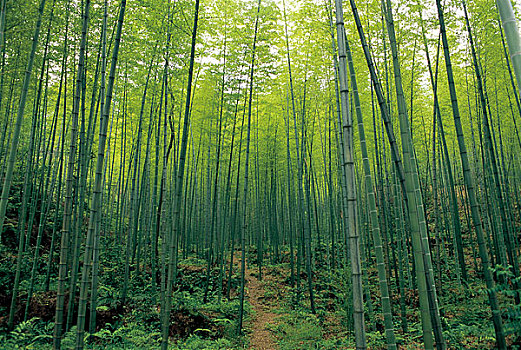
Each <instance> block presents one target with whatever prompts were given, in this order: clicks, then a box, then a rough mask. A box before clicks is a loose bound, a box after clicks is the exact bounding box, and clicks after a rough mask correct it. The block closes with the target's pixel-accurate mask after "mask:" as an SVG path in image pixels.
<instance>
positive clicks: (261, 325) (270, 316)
mask: <svg viewBox="0 0 521 350" xmlns="http://www.w3.org/2000/svg"><path fill="white" fill-rule="evenodd" d="M238 260H239V259H238ZM245 272H246V288H247V292H246V296H247V298H248V301H249V303H250V305H251V308H252V309H253V310H255V316H254V318H253V319H252V320H251V321H250V322H249V328H251V331H252V332H251V334H250V347H249V349H257V350H272V349H277V348H278V346H277V343H276V342H275V340H274V339H273V336H272V334H271V332H270V331H269V330H268V329H267V324H268V323H271V322H273V321H274V320H275V319H276V318H277V316H278V315H277V314H275V313H273V312H272V311H271V310H272V309H273V306H271V305H269V304H267V303H265V302H264V285H263V283H262V282H260V281H259V280H258V279H257V277H255V275H256V274H255V269H254V268H252V269H250V268H249V267H248V266H247V265H246V271H245Z"/></svg>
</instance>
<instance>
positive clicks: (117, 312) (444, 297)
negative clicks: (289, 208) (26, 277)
mask: <svg viewBox="0 0 521 350" xmlns="http://www.w3.org/2000/svg"><path fill="white" fill-rule="evenodd" d="M469 249H470V248H469ZM235 256H236V259H235V263H234V266H235V267H234V271H233V275H232V281H231V286H232V290H231V297H232V298H231V301H228V300H227V299H226V297H225V296H222V295H220V294H221V293H220V292H219V288H218V286H217V284H218V280H219V266H217V265H215V266H213V267H212V273H211V281H210V293H209V301H208V303H203V302H202V300H203V289H204V283H205V279H206V262H205V261H204V260H202V259H197V258H193V257H190V258H187V259H184V260H182V261H180V264H179V274H178V289H177V290H176V292H175V294H174V305H175V308H174V310H175V311H173V312H172V315H171V327H170V336H171V337H172V339H174V341H173V342H172V345H171V348H172V349H244V348H249V349H261V350H262V349H281V350H290V349H350V348H353V346H354V342H353V336H352V332H351V329H352V325H351V324H350V318H349V317H347V313H346V310H345V307H344V305H345V299H346V297H347V298H349V288H348V284H346V279H345V277H344V276H345V275H344V273H343V272H342V271H341V270H336V269H329V268H328V264H327V262H326V261H325V260H324V261H323V260H321V259H319V258H320V256H323V255H322V254H321V252H320V251H317V252H316V257H317V259H316V261H315V268H314V271H315V272H316V273H315V274H314V275H313V282H314V291H315V293H316V294H315V297H316V304H317V313H316V314H312V313H311V312H310V311H309V310H310V308H309V304H308V296H307V293H305V292H304V291H302V292H301V293H300V294H299V295H298V296H297V295H296V294H295V293H294V291H293V290H292V288H291V283H290V277H289V276H290V269H289V257H288V255H287V252H286V254H282V256H281V262H279V263H275V262H273V261H271V260H272V258H271V257H270V256H266V257H265V265H264V266H263V268H262V270H261V273H262V279H261V280H259V279H258V277H259V269H258V265H257V264H256V257H257V254H256V251H255V250H254V249H250V250H248V260H247V261H248V264H247V270H246V281H247V284H246V296H247V299H246V304H247V307H246V310H247V316H246V321H245V335H244V336H241V337H237V336H236V332H235V330H236V326H235V325H236V318H237V310H238V298H237V295H238V287H239V278H240V271H239V267H240V259H239V257H240V254H239V252H236V254H235ZM467 256H468V257H469V259H472V253H471V252H469V254H468V255H467ZM14 258H15V257H14V256H10V255H8V254H7V253H6V252H2V265H1V266H2V270H3V271H2V273H3V276H2V278H3V279H4V280H5V281H7V280H8V279H9V278H10V277H12V271H11V272H10V271H6V269H5V268H6V266H9V264H5V262H6V261H7V262H9V261H10V260H12V259H14ZM468 264H469V266H471V267H472V265H473V262H472V261H468ZM42 270H43V267H42ZM367 273H368V282H369V283H368V285H369V288H370V291H369V292H370V294H371V308H370V309H366V322H367V323H366V324H367V336H368V346H369V348H370V349H383V348H385V340H384V337H383V330H384V329H383V318H382V316H381V315H380V312H379V310H380V302H379V290H378V287H377V284H378V283H377V273H376V268H375V266H373V265H371V264H370V265H369V267H368V269H367ZM472 273H473V271H472ZM117 274H118V266H117V265H116V264H114V265H111V264H108V263H107V264H106V265H104V267H103V269H102V273H101V276H102V283H101V286H100V303H99V305H100V306H99V307H98V310H97V319H98V322H97V328H96V330H97V331H96V333H95V334H94V335H93V337H92V338H91V340H90V343H89V346H88V348H92V349H124V348H135V349H155V348H157V347H158V344H159V341H160V318H159V312H160V309H159V306H158V305H159V301H158V300H156V301H154V300H152V298H151V293H150V291H149V288H150V287H149V286H148V283H147V282H146V280H147V279H148V277H147V276H146V272H145V273H143V274H142V275H141V277H138V278H136V279H135V280H133V285H132V288H131V291H132V292H131V293H132V294H131V298H130V301H129V303H128V304H126V305H121V304H118V301H117V300H118V292H117V291H118V289H117V282H116V281H114V278H113V276H115V275H117ZM144 277H146V278H144ZM391 278H392V276H391ZM305 279H306V275H305V274H304V273H302V274H301V283H302V287H304V281H305ZM393 281H394V279H393ZM111 283H112V284H111ZM223 285H224V286H226V285H227V280H226V279H224V280H223ZM5 287H6V285H2V297H1V299H0V301H1V305H0V308H1V309H0V310H1V312H0V324H1V325H2V330H3V333H2V335H1V336H0V337H1V338H0V348H2V349H13V348H39V349H47V348H50V347H51V341H52V326H53V324H52V322H53V317H54V307H55V299H56V295H55V292H38V293H37V294H36V295H35V297H34V298H33V300H32V301H31V305H30V308H29V317H28V321H26V322H21V323H19V325H18V326H17V327H16V329H15V330H14V331H13V332H11V333H6V332H5V324H6V314H7V310H8V306H9V302H10V295H9V290H6V288H5ZM51 289H52V285H51ZM346 291H347V293H346ZM392 297H393V300H394V301H395V303H394V305H396V307H395V309H394V315H395V327H396V333H397V341H398V343H399V345H400V347H401V348H405V349H417V348H421V325H420V323H419V320H418V314H417V310H418V298H417V294H416V292H415V291H414V290H412V289H409V288H406V293H405V302H406V306H407V321H408V330H407V333H404V332H403V331H402V330H401V327H400V318H399V308H398V305H399V295H393V296H392ZM439 297H440V301H441V302H440V305H441V309H442V314H443V315H442V317H443V323H444V331H445V336H446V339H447V342H448V344H449V348H451V349H467V348H493V347H494V331H493V329H492V323H491V322H489V320H488V318H489V315H488V312H489V311H488V307H487V301H486V290H485V287H484V285H483V283H482V282H481V281H478V280H477V279H476V280H471V281H470V283H469V286H468V288H463V286H461V285H459V284H458V282H457V281H456V280H453V281H449V283H447V282H445V283H444V284H443V285H441V286H439ZM503 298H506V297H503ZM20 300H21V301H22V302H20V303H19V304H21V306H19V308H18V311H17V319H18V320H23V311H24V307H25V306H24V302H23V301H24V294H23V293H22V294H21V299H20ZM347 312H349V311H347ZM74 335H75V333H74V327H73V328H72V330H71V331H69V332H68V333H66V334H65V339H64V343H63V344H64V348H65V349H67V348H68V346H72V344H73V342H74ZM508 341H509V343H510V344H511V345H513V346H515V344H517V343H514V342H515V336H510V337H509V339H508Z"/></svg>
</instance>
